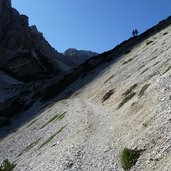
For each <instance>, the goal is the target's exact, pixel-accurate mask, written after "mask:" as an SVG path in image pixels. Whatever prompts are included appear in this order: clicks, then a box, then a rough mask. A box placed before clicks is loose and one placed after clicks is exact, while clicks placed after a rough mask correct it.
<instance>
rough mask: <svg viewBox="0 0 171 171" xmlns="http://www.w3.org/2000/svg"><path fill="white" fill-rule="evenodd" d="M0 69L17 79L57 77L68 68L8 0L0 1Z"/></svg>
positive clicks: (26, 18)
mask: <svg viewBox="0 0 171 171" xmlns="http://www.w3.org/2000/svg"><path fill="white" fill-rule="evenodd" d="M0 14H1V17H0V60H1V63H0V70H2V71H4V72H6V73H8V74H9V75H12V76H13V77H14V78H17V79H18V80H21V81H34V80H37V79H38V80H40V79H43V78H47V77H51V76H61V75H63V74H64V73H65V72H66V71H69V70H71V68H72V67H73V66H69V64H67V62H66V63H65V62H64V61H61V60H60V58H61V56H62V54H60V53H58V52H57V51H56V50H55V49H54V48H52V47H51V46H50V44H49V43H48V42H47V41H46V40H45V38H44V37H43V34H42V33H40V32H39V31H38V30H37V28H36V26H32V27H29V22H28V17H27V16H25V15H20V14H19V12H18V11H17V10H15V9H14V8H12V7H11V1H10V0H1V2H0Z"/></svg>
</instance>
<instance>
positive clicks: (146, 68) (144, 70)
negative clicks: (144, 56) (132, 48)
mask: <svg viewBox="0 0 171 171" xmlns="http://www.w3.org/2000/svg"><path fill="white" fill-rule="evenodd" d="M148 69H149V68H146V69H145V70H143V71H142V72H141V73H140V74H141V75H142V74H144V73H145V72H146V71H147V70H148Z"/></svg>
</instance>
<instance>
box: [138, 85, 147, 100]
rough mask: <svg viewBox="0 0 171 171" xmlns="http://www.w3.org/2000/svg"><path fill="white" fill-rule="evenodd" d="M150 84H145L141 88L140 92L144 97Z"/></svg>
mask: <svg viewBox="0 0 171 171" xmlns="http://www.w3.org/2000/svg"><path fill="white" fill-rule="evenodd" d="M149 86H150V84H145V85H144V86H143V87H142V88H141V90H140V93H139V96H140V97H142V96H143V95H144V93H145V91H146V90H147V88H148V87H149Z"/></svg>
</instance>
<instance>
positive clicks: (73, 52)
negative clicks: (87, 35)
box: [64, 48, 98, 65]
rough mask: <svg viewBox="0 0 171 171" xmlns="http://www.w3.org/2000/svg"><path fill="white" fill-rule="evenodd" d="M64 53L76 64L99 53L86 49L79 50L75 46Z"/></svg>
mask: <svg viewBox="0 0 171 171" xmlns="http://www.w3.org/2000/svg"><path fill="white" fill-rule="evenodd" d="M64 55H65V56H67V57H69V59H70V60H72V61H73V62H74V63H75V64H76V65H80V64H82V63H83V62H85V61H86V60H87V59H89V58H91V57H93V56H97V55H98V53H96V52H92V51H86V50H77V49H75V48H69V49H67V50H66V51H65V52H64Z"/></svg>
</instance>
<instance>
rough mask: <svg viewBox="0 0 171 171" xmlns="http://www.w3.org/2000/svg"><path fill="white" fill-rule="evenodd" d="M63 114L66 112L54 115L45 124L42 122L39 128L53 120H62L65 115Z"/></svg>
mask: <svg viewBox="0 0 171 171" xmlns="http://www.w3.org/2000/svg"><path fill="white" fill-rule="evenodd" d="M65 114H66V112H64V113H62V114H57V115H55V116H54V117H52V118H51V119H50V120H49V121H48V122H47V123H46V124H44V125H43V126H42V127H41V128H40V129H43V128H44V127H46V126H47V125H48V124H49V123H51V122H55V121H58V120H62V119H63V118H64V117H65Z"/></svg>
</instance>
